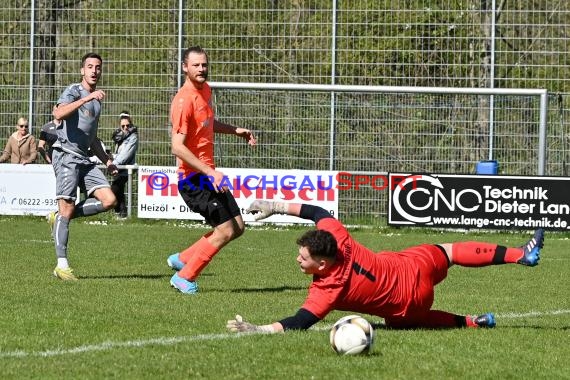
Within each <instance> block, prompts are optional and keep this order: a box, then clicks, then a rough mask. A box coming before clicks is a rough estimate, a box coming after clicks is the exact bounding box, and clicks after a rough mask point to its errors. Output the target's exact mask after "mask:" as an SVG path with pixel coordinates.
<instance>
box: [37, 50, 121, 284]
mask: <svg viewBox="0 0 570 380" xmlns="http://www.w3.org/2000/svg"><path fill="white" fill-rule="evenodd" d="M102 68H103V60H102V59H101V57H100V56H99V55H98V54H95V53H88V54H86V55H84V56H83V58H82V59H81V77H82V80H81V83H75V84H71V85H70V86H68V87H67V88H66V89H65V90H64V91H63V93H62V94H61V95H60V97H59V100H58V102H57V107H56V108H55V109H54V111H53V116H54V118H55V119H58V120H65V123H61V125H60V126H59V127H58V128H57V141H56V142H55V143H54V145H53V153H52V165H53V168H54V172H55V177H56V199H57V201H58V212H57V213H56V212H53V213H51V214H50V215H48V222H49V223H50V225H51V226H52V235H53V238H54V241H55V252H56V256H57V266H56V268H55V269H54V272H53V274H54V275H55V276H56V277H58V278H59V279H62V280H77V277H76V276H75V275H74V274H73V270H72V269H71V267H70V266H69V263H68V261H67V242H68V237H69V222H70V221H71V219H73V218H77V217H81V216H88V215H94V214H97V213H100V212H103V211H106V210H108V209H110V208H113V207H114V206H115V204H116V202H117V201H116V199H115V195H114V194H113V192H112V191H111V187H110V185H109V182H108V181H107V178H106V177H105V175H104V174H103V173H102V172H101V170H99V168H97V166H96V164H95V163H93V162H91V161H90V160H89V156H91V155H92V153H95V155H96V156H97V157H99V159H100V160H101V162H104V163H105V164H106V166H107V170H108V171H109V172H110V173H111V174H113V175H116V174H117V173H118V170H117V167H116V166H115V165H114V164H113V161H112V160H111V158H110V157H109V156H107V153H105V151H104V150H103V149H102V148H101V144H98V143H97V128H98V126H99V116H100V114H101V101H102V100H103V98H105V92H103V91H102V90H97V89H96V87H97V83H98V82H99V79H100V78H101V73H102ZM90 148H91V152H89V149H90ZM77 186H79V187H80V188H81V189H82V190H83V191H85V192H86V193H87V194H88V195H93V196H94V198H87V199H86V200H84V201H82V202H79V203H78V204H77V205H76V204H75V201H76V197H77Z"/></svg>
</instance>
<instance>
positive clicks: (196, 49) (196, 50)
mask: <svg viewBox="0 0 570 380" xmlns="http://www.w3.org/2000/svg"><path fill="white" fill-rule="evenodd" d="M190 53H196V54H205V55H206V59H208V60H209V58H208V53H206V50H204V49H203V48H202V47H201V46H198V45H196V46H191V47H189V48H188V49H186V50H184V54H182V61H183V62H186V60H187V59H188V56H189V55H190Z"/></svg>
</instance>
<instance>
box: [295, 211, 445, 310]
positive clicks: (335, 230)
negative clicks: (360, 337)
mask: <svg viewBox="0 0 570 380" xmlns="http://www.w3.org/2000/svg"><path fill="white" fill-rule="evenodd" d="M317 228H318V229H320V230H326V231H329V232H330V233H332V234H333V236H334V237H335V238H336V240H337V244H338V252H337V262H336V264H335V266H334V267H333V268H332V271H331V272H330V273H329V274H328V275H326V276H322V277H321V276H318V275H314V276H313V282H312V283H311V286H310V287H309V294H308V296H307V299H306V300H305V303H304V304H303V306H302V307H303V308H304V309H307V310H308V311H310V312H311V313H313V314H314V315H315V316H317V317H318V318H320V319H322V318H324V317H325V316H326V315H327V314H328V313H329V312H330V311H332V310H345V311H352V312H357V313H366V314H370V315H377V316H379V317H382V318H385V317H390V316H407V315H408V314H410V313H414V312H415V311H417V310H418V308H419V309H420V310H429V308H430V307H431V304H432V303H433V283H432V281H431V279H429V278H428V280H429V281H427V282H426V279H425V278H422V277H421V276H420V266H421V264H420V263H419V262H418V256H417V253H427V254H429V255H431V252H432V251H433V249H434V248H435V249H437V248H436V247H435V246H433V245H421V246H417V247H412V248H409V249H407V250H404V251H401V252H388V251H383V252H379V253H374V252H372V251H371V250H370V249H368V248H366V247H364V246H363V245H362V244H360V243H358V242H356V241H355V240H354V239H353V238H352V237H351V236H350V234H349V233H348V231H347V230H346V228H345V227H344V226H343V225H342V224H341V223H340V222H339V221H338V220H336V219H334V218H325V219H321V220H320V221H319V222H318V223H317ZM424 264H425V262H424Z"/></svg>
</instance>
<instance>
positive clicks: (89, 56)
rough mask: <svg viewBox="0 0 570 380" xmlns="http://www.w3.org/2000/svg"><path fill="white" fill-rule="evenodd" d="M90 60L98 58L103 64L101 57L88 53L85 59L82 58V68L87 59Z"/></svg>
mask: <svg viewBox="0 0 570 380" xmlns="http://www.w3.org/2000/svg"><path fill="white" fill-rule="evenodd" d="M89 58H96V59H98V60H99V61H101V63H103V58H101V56H100V55H99V54H97V53H93V52H91V53H87V54H85V55H84V56H83V57H81V67H83V65H85V61H87V59H89Z"/></svg>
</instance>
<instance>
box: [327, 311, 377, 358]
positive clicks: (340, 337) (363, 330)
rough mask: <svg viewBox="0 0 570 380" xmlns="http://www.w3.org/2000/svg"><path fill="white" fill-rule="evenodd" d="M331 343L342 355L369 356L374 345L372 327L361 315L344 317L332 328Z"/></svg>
mask: <svg viewBox="0 0 570 380" xmlns="http://www.w3.org/2000/svg"><path fill="white" fill-rule="evenodd" d="M330 342H331V346H332V348H333V350H335V352H336V353H338V354H340V355H357V354H367V353H370V352H371V351H372V345H373V344H374V329H373V328H372V325H371V324H370V323H369V322H368V321H367V320H366V319H364V318H362V317H361V316H359V315H348V316H346V317H342V318H341V319H339V320H338V321H336V323H335V324H334V326H333V327H332V328H331V332H330Z"/></svg>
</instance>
